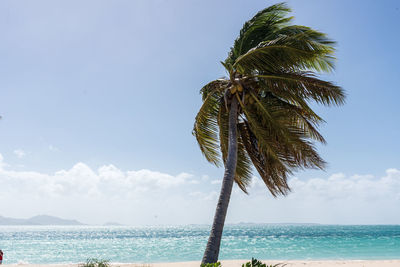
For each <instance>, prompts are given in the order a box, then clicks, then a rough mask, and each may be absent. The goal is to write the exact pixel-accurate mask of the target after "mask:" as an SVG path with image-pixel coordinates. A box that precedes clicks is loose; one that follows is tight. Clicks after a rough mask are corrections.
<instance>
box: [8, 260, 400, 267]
mask: <svg viewBox="0 0 400 267" xmlns="http://www.w3.org/2000/svg"><path fill="white" fill-rule="evenodd" d="M248 261H249V260H221V264H222V266H221V267H241V266H242V264H243V263H246V262H248ZM261 261H262V262H263V263H265V264H267V265H271V264H272V265H274V264H285V265H282V266H286V267H300V266H302V267H304V266H306V267H337V266H346V267H399V266H400V259H396V260H261ZM3 265H5V266H8V267H21V266H23V267H80V266H81V264H77V263H75V264H62V263H61V264H3ZM199 266H200V261H187V262H165V263H110V267H199Z"/></svg>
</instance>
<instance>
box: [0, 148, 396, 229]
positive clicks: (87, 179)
mask: <svg viewBox="0 0 400 267" xmlns="http://www.w3.org/2000/svg"><path fill="white" fill-rule="evenodd" d="M217 178H218V177H208V176H206V175H203V176H196V175H194V174H189V173H185V172H181V173H178V174H176V175H172V174H167V173H162V172H157V171H152V170H146V169H143V170H138V171H123V170H120V169H118V168H117V167H116V166H114V165H106V166H101V167H99V168H97V169H92V168H91V167H89V166H88V165H86V164H84V163H77V164H75V165H74V166H72V167H71V168H70V169H66V170H60V171H57V172H55V173H53V174H46V173H40V172H35V171H17V170H13V168H12V166H10V165H7V164H6V163H5V162H4V160H3V157H2V156H1V154H0V190H1V194H0V203H2V204H1V207H0V215H3V216H13V217H29V216H32V215H37V214H44V213H46V214H51V215H56V216H61V217H65V218H74V219H79V220H81V221H83V222H86V223H99V224H100V223H104V222H107V221H120V222H122V223H125V224H134V225H141V224H189V223H210V222H211V219H212V216H213V213H214V209H215V205H216V201H217V196H218V192H219V189H220V185H221V180H219V179H217ZM289 184H290V186H291V188H292V193H291V194H289V195H288V196H287V197H285V198H283V197H281V198H277V199H274V198H272V197H271V196H270V194H268V192H267V190H266V188H265V186H264V184H263V183H262V181H261V180H260V179H259V178H257V177H254V179H253V183H252V185H251V188H250V190H249V192H250V194H249V195H245V194H244V193H242V192H241V191H240V190H239V189H238V188H237V187H235V189H234V191H233V195H232V201H231V205H230V208H229V213H228V218H227V220H228V222H232V223H237V222H265V223H268V222H315V223H350V224H374V223H386V224H398V223H400V212H399V208H398V207H399V206H400V170H398V169H394V168H392V169H388V170H386V173H385V175H384V176H382V177H374V176H372V175H352V176H347V175H345V174H343V173H338V174H334V175H332V176H330V177H327V178H312V179H307V180H301V179H298V178H296V177H294V178H292V179H291V180H290V181H289Z"/></svg>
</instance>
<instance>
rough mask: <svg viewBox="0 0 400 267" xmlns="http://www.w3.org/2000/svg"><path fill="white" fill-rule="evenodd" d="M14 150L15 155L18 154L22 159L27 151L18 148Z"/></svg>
mask: <svg viewBox="0 0 400 267" xmlns="http://www.w3.org/2000/svg"><path fill="white" fill-rule="evenodd" d="M13 152H14V154H15V156H17V157H18V158H20V159H22V158H23V157H25V156H26V153H25V151H23V150H22V149H16V150H14V151H13Z"/></svg>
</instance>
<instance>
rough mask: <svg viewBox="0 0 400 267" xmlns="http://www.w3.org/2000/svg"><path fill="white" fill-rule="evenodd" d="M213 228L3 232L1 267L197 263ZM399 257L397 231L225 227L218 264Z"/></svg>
mask: <svg viewBox="0 0 400 267" xmlns="http://www.w3.org/2000/svg"><path fill="white" fill-rule="evenodd" d="M210 228H211V226H210V225H181V226H90V225H84V226H0V249H2V250H3V251H4V261H3V263H4V264H18V263H25V264H28V263H30V264H55V263H80V262H84V261H85V260H86V259H88V258H98V259H105V260H109V261H110V262H118V263H146V262H180V261H196V260H200V259H201V257H202V255H203V252H204V248H205V245H206V242H207V239H208V235H209V231H210ZM252 257H255V258H258V259H264V260H268V259H274V260H337V259H343V260H349V259H354V260H383V259H385V260H389V259H400V225H324V224H314V223H310V224H293V223H285V224H253V223H239V224H228V225H226V227H225V229H224V234H223V238H222V243H221V252H220V260H233V259H251V258H252Z"/></svg>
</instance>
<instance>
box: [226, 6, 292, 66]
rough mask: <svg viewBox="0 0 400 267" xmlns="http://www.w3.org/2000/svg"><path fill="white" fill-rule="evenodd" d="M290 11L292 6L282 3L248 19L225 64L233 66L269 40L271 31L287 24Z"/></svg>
mask: <svg viewBox="0 0 400 267" xmlns="http://www.w3.org/2000/svg"><path fill="white" fill-rule="evenodd" d="M288 12H290V8H289V7H288V6H287V5H286V4H285V3H280V4H276V5H272V6H270V7H267V8H265V9H263V10H261V11H259V12H258V13H257V14H256V15H255V16H254V17H253V18H252V19H251V20H249V21H247V22H246V23H245V24H244V25H243V27H242V29H241V30H240V33H239V36H238V38H237V39H236V40H235V42H234V45H233V47H232V48H231V51H230V53H229V56H228V58H227V60H226V61H225V63H224V64H225V66H226V67H228V66H232V65H233V64H234V62H235V61H236V59H237V58H238V57H239V56H241V55H243V54H244V53H246V52H247V51H249V50H250V49H251V48H253V47H255V46H257V45H258V44H259V43H260V42H262V41H265V40H267V39H266V38H267V36H268V35H269V34H270V33H271V32H276V31H277V30H279V29H280V28H282V27H284V26H286V25H287V23H288V22H289V21H290V20H291V19H292V18H291V17H289V18H287V17H286V15H287V13H288Z"/></svg>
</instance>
